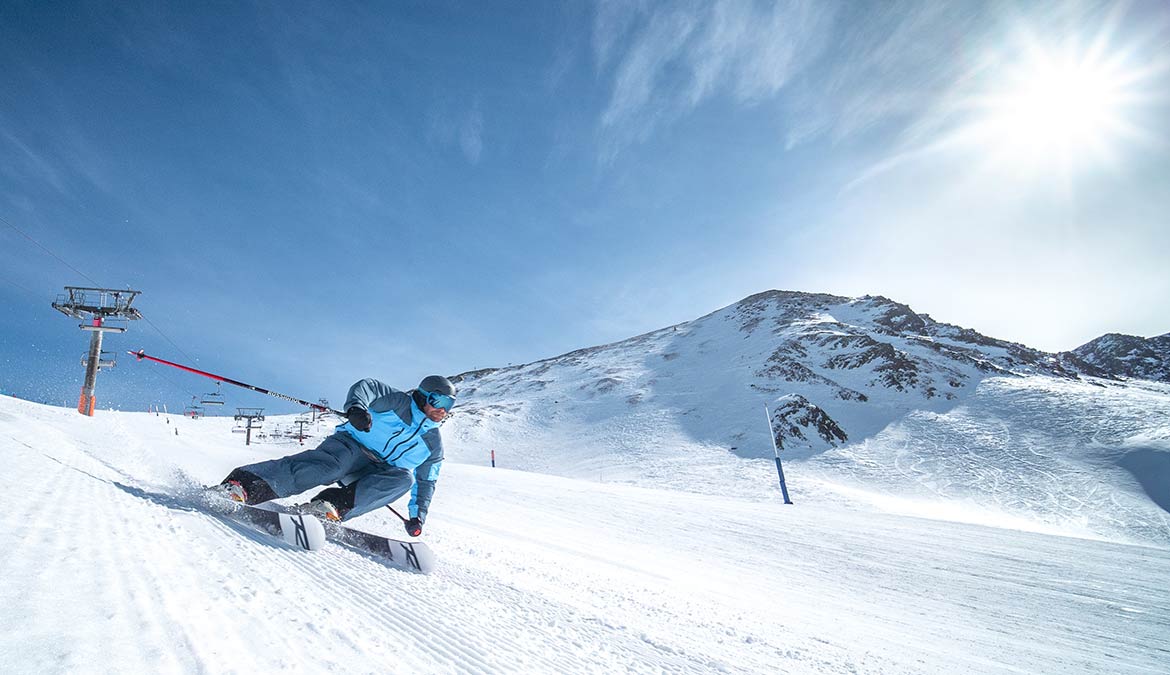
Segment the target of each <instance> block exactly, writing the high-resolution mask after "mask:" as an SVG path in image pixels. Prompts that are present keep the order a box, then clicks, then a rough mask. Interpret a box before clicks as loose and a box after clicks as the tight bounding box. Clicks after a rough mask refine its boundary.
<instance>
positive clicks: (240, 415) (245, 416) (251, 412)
mask: <svg viewBox="0 0 1170 675" xmlns="http://www.w3.org/2000/svg"><path fill="white" fill-rule="evenodd" d="M235 420H236V421H237V422H242V421H244V420H247V422H248V427H247V431H248V435H247V436H246V437H245V439H244V445H252V429H258V428H260V424H261V423H262V422H264V408H236V417H235ZM253 422H255V424H253Z"/></svg>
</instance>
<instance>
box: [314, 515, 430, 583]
mask: <svg viewBox="0 0 1170 675" xmlns="http://www.w3.org/2000/svg"><path fill="white" fill-rule="evenodd" d="M325 531H326V533H327V534H328V536H329V539H330V541H334V542H337V543H339V544H343V545H345V546H348V547H350V548H354V549H357V550H359V551H363V552H365V553H369V554H371V555H374V556H377V557H378V558H381V559H382V560H385V561H386V562H388V563H390V564H392V565H394V566H395V567H400V568H402V569H404V570H410V571H413V572H421V573H423V574H430V573H431V572H432V571H433V570H434V569H435V564H436V563H437V562H438V561H437V559H436V558H435V554H434V552H433V551H431V548H430V547H429V546H427V545H426V544H424V543H422V542H421V541H400V540H398V539H391V538H389V537H383V536H382V535H378V534H372V533H370V532H363V531H362V530H355V529H354V528H352V527H349V526H348V525H341V524H340V523H333V522H326V523H325Z"/></svg>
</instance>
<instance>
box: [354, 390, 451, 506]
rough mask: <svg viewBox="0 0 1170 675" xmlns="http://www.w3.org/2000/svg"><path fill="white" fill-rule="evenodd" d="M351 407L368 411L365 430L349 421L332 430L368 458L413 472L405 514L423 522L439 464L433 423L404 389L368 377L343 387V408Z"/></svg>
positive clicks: (439, 449) (439, 451) (440, 456)
mask: <svg viewBox="0 0 1170 675" xmlns="http://www.w3.org/2000/svg"><path fill="white" fill-rule="evenodd" d="M355 406H356V407H358V408H362V409H364V410H367V411H369V413H370V418H371V420H372V421H371V424H370V430H369V431H358V430H357V429H355V428H354V426H353V425H352V424H350V423H349V422H346V423H344V424H339V425H338V426H337V430H338V431H344V432H345V433H347V434H349V435H350V436H353V437H354V438H355V439H357V441H358V443H361V445H362V447H363V448H365V449H366V450H367V451H368V454H371V455H372V456H373V457H374V458H376V459H379V460H381V461H383V462H386V463H387V464H391V465H393V466H399V467H402V468H404V469H409V470H412V471H413V472H414V484H413V485H412V486H411V488H410V517H411V518H418V519H419V520H420V521H423V522H426V519H427V508H428V507H429V506H430V504H431V497H432V496H433V495H434V493H435V481H437V480H438V479H439V467H440V465H442V463H443V439H442V438H441V437H440V436H439V425H438V424H437V423H435V422H432V421H431V420H430V418H428V417H427V416H426V415H425V414H423V411H422V410H421V409H420V408H419V407H418V405H417V404H416V403H415V402H414V397H413V396H411V393H410V392H404V391H399V390H397V389H394V388H393V387H390V386H388V385H385V384H383V383H381V382H379V381H378V380H374V379H365V380H361V381H360V382H357V383H355V384H354V385H353V386H352V387H350V388H349V394H347V395H346V398H345V407H344V408H343V410H349V409H350V408H353V407H355Z"/></svg>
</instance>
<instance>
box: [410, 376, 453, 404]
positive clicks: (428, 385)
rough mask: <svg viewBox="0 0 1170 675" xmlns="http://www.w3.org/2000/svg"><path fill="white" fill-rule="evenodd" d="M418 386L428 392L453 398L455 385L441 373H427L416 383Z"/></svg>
mask: <svg viewBox="0 0 1170 675" xmlns="http://www.w3.org/2000/svg"><path fill="white" fill-rule="evenodd" d="M418 388H419V389H421V390H423V391H425V392H427V393H428V394H443V395H446V396H450V397H451V398H455V385H453V384H451V380H448V379H447V378H445V377H443V376H442V375H427V376H426V377H424V378H423V380H422V382H419V383H418Z"/></svg>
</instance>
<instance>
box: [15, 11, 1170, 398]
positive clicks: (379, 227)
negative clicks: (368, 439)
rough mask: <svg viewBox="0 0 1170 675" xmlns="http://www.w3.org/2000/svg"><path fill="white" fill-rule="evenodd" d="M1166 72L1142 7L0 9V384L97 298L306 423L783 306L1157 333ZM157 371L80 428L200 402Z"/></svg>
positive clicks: (130, 372) (62, 356) (1078, 335)
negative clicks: (751, 303) (149, 408)
mask: <svg viewBox="0 0 1170 675" xmlns="http://www.w3.org/2000/svg"><path fill="white" fill-rule="evenodd" d="M1168 59H1170V12H1168V10H1167V7H1166V5H1165V4H1164V3H1161V2H1132V3H1127V4H1125V5H1116V4H1114V3H1094V2H1075V3H1070V2H1065V3H1047V4H1045V3H994V2H989V3H968V2H956V3H950V4H948V3H941V2H926V1H923V2H891V3H852V2H839V3H834V2H819V1H818V2H812V1H809V2H803V1H800V0H790V1H787V2H778V3H769V2H720V1H717V2H681V1H680V2H663V3H656V2H596V3H594V2H573V3H564V4H560V3H543V2H532V3H499V4H489V3H479V2H467V3H445V2H425V3H424V2H401V3H296V2H288V3H275V2H274V3H268V2H265V3H255V4H253V3H226V2H225V3H175V4H174V5H173V6H171V5H166V4H163V3H134V2H119V3H51V4H50V3H43V2H28V3H22V2H6V3H4V5H3V7H2V8H0V62H2V64H3V67H2V68H0V217H2V218H4V220H5V221H7V223H8V225H4V224H3V223H0V304H2V305H3V306H4V307H5V308H6V309H7V310H8V311H7V312H6V318H7V320H8V321H7V323H6V325H5V327H4V329H3V330H2V331H0V391H2V392H3V393H15V394H17V395H20V396H23V397H26V398H33V399H37V400H46V401H50V402H54V403H67V404H70V405H71V404H73V402H75V401H76V394H77V389H78V387H79V386H80V382H81V376H82V368H81V366H80V365H79V364H78V358H79V357H80V355H81V353H82V352H83V351H84V350H85V347H86V339H87V335H86V334H83V333H82V332H81V331H79V330H77V329H76V328H75V327H74V324H75V323H76V322H74V321H72V320H70V319H67V318H65V317H64V316H62V315H60V314H58V313H56V312H54V311H53V310H52V309H51V308H49V302H51V301H52V300H53V298H54V297H55V296H56V294H57V293H59V292H61V290H62V287H63V286H65V285H80V286H89V285H92V284H93V283H97V284H100V285H103V286H110V287H125V286H130V287H132V288H134V289H137V290H141V291H142V296H141V297H140V298H139V300H138V302H137V305H138V306H139V307H140V309H141V310H142V311H143V312H144V313H145V314H146V315H147V316H148V317H149V319H150V323H149V324H145V323H144V322H139V323H138V324H135V325H134V326H133V327H132V329H131V331H130V332H128V333H127V334H125V335H120V336H111V337H110V338H109V339H108V341H107V348H108V349H117V350H125V349H138V348H145V349H146V350H147V351H148V352H150V353H157V354H158V355H160V356H162V357H164V358H170V359H172V360H176V361H181V362H193V364H192V365H196V366H197V367H201V368H204V369H207V370H211V371H215V372H219V373H222V374H224V375H227V376H230V377H234V378H236V379H241V380H244V381H249V382H253V383H255V384H258V385H261V386H265V387H269V388H272V389H276V390H281V391H285V392H287V393H290V394H294V395H297V396H300V397H304V398H308V399H312V400H315V399H316V398H318V397H321V396H325V397H329V398H330V399H332V400H337V401H339V400H340V398H341V397H342V396H343V394H344V390H345V388H346V387H347V386H348V385H349V384H350V383H351V382H353V381H354V380H356V379H358V378H361V377H365V376H375V377H379V378H380V379H383V380H385V381H387V382H389V383H391V384H394V385H396V386H401V387H409V386H413V385H414V384H415V383H416V382H417V380H418V379H419V378H420V377H422V376H423V375H426V374H428V373H430V372H440V373H446V374H454V373H458V372H462V371H465V370H470V369H473V368H483V367H489V366H500V365H506V364H508V363H519V362H526V361H532V360H536V359H539V358H544V357H548V356H552V355H555V354H559V353H563V352H565V351H569V350H571V349H576V348H580V347H586V346H591V345H595V344H601V343H605V342H610V341H614V340H619V339H623V338H625V337H629V336H633V335H636V334H639V333H642V332H645V331H647V330H652V329H655V328H659V327H662V326H666V325H670V324H673V323H678V322H681V321H685V320H689V319H693V318H696V317H698V316H700V315H702V314H706V313H707V312H710V311H713V310H714V309H717V308H718V307H721V306H723V305H726V304H729V303H731V302H734V301H736V300H739V299H741V298H743V297H745V296H747V295H750V294H752V293H756V292H759V291H762V290H767V289H772V288H780V289H788V290H805V291H812V292H831V293H839V294H843V295H864V294H882V295H886V296H889V297H892V298H894V299H897V300H899V301H902V302H906V303H908V304H910V305H911V306H912V307H914V308H915V309H916V310H917V311H920V312H926V313H929V314H931V315H932V316H934V317H935V318H936V319H940V320H945V321H949V322H953V323H958V324H960V325H963V326H968V327H972V328H975V329H976V330H979V331H981V332H983V333H987V334H990V335H994V336H996V337H1000V338H1005V339H1010V340H1015V341H1020V342H1024V343H1026V344H1028V345H1030V346H1034V347H1038V348H1042V349H1048V350H1053V351H1056V350H1061V349H1071V348H1073V347H1075V346H1077V345H1079V344H1082V343H1083V342H1086V341H1088V340H1090V339H1092V338H1093V337H1096V336H1097V335H1100V334H1102V333H1105V332H1126V333H1133V334H1139V335H1147V336H1149V335H1155V334H1160V333H1164V332H1167V331H1170V323H1168V322H1167V320H1166V318H1165V317H1167V316H1170V274H1167V273H1166V272H1165V271H1164V269H1163V268H1164V266H1165V257H1166V256H1165V251H1167V250H1170V227H1168V225H1170V222H1168V220H1170V218H1168V217H1167V215H1166V214H1167V213H1170V180H1168V179H1170V152H1168V147H1167V133H1168V131H1170V129H1168V128H1167V127H1168V126H1170V101H1168V99H1167V92H1168V83H1170V73H1168V70H1167V63H1168ZM1036 64H1040V65H1036ZM1044 64H1047V65H1044ZM1070 64H1071V65H1070ZM1070 73H1071V76H1070ZM1065 80H1069V81H1071V82H1072V84H1069V85H1067V86H1064V85H1061V86H1056V85H1058V84H1060V83H1062V82H1064V81H1065ZM1053 83H1056V84H1053ZM1090 85H1092V86H1090ZM1050 91H1051V92H1052V93H1051V95H1046V96H1047V98H1042V99H1038V98H1037V95H1036V94H1035V92H1050ZM17 230H19V232H18V231H17ZM22 233H23V234H22ZM26 235H27V236H26ZM29 237H31V238H32V240H35V242H36V244H34V243H33V242H32V241H30V239H29ZM45 249H47V250H49V251H51V252H52V255H50V254H49V253H46V252H45ZM61 261H65V262H64V263H63V262H61ZM79 273H80V274H79ZM82 275H84V276H82ZM161 370H163V369H162V368H161V367H160V366H152V365H147V364H135V363H133V362H132V360H131V359H128V358H124V359H122V361H121V363H119V365H118V366H117V368H115V369H113V370H110V371H104V372H103V373H102V374H101V375H100V376H99V380H98V400H99V405H113V406H120V407H125V408H134V407H144V406H145V405H146V404H147V403H150V402H166V403H168V404H170V405H181V404H183V403H185V402H187V401H188V400H189V397H190V396H191V395H192V394H198V393H201V392H203V391H205V390H209V389H210V387H209V386H208V384H210V383H209V382H208V381H201V380H198V378H193V377H192V376H188V375H184V374H182V373H180V372H178V371H170V372H165V373H164V372H160V371H161ZM231 402H232V403H234V404H236V405H268V406H270V407H271V408H272V409H273V410H279V409H285V408H283V407H282V405H281V404H280V403H279V402H278V401H275V400H266V399H262V398H259V397H256V396H254V395H251V394H237V395H235V396H233V398H232V399H231Z"/></svg>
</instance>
